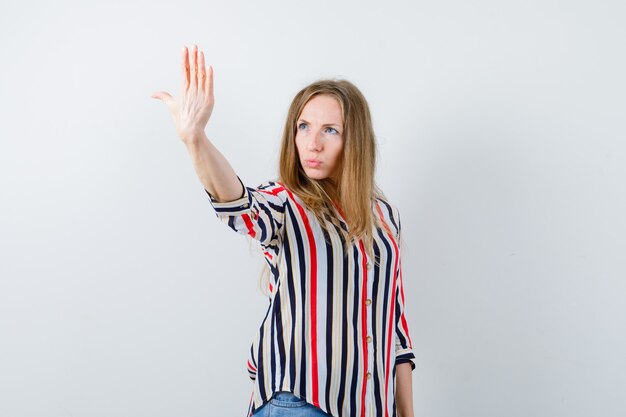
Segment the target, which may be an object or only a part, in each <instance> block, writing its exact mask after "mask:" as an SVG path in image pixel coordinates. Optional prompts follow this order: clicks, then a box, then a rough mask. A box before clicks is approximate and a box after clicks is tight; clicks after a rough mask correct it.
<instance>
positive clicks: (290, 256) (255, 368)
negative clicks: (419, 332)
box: [152, 45, 415, 417]
mask: <svg viewBox="0 0 626 417" xmlns="http://www.w3.org/2000/svg"><path fill="white" fill-rule="evenodd" d="M189 55H191V56H189ZM182 64H183V65H182V71H183V85H182V90H181V94H180V96H179V97H178V98H176V99H174V98H172V96H171V95H169V94H168V93H166V92H158V93H155V94H154V95H153V96H152V97H154V98H157V99H160V100H162V101H164V102H165V103H166V104H167V106H168V108H169V109H170V111H171V113H172V115H173V117H174V121H175V123H176V130H177V133H178V134H179V136H180V138H181V139H182V141H183V143H184V144H185V145H186V147H187V149H188V151H189V154H190V156H191V159H192V161H193V164H194V167H195V170H196V173H197V174H198V177H199V179H200V182H201V183H202V184H203V186H204V190H205V191H206V193H207V194H208V198H209V201H210V203H211V205H212V207H213V209H214V211H215V213H216V215H217V217H218V218H219V219H220V220H222V221H224V222H225V223H226V224H227V225H228V226H229V227H230V228H232V229H233V230H234V231H236V232H238V233H241V234H243V235H246V236H248V237H249V238H250V239H251V240H253V241H255V242H257V243H258V245H259V248H260V249H261V251H262V253H263V256H264V259H265V261H266V264H267V267H268V270H269V283H268V289H269V294H268V297H269V306H268V310H267V313H266V314H265V317H264V318H263V321H262V323H261V326H260V327H259V329H258V331H257V333H256V335H255V337H254V340H253V342H252V346H251V347H250V354H249V357H248V372H249V375H250V378H251V379H252V381H253V382H254V388H253V391H252V395H251V398H250V403H249V406H248V412H247V416H252V415H254V416H255V417H256V416H259V417H262V416H269V415H270V414H272V415H285V416H294V417H295V416H305V415H306V416H329V415H330V416H333V417H357V416H358V417H370V416H380V417H395V416H396V415H399V416H400V417H413V399H412V370H413V369H415V364H414V362H413V359H414V358H415V355H414V354H413V347H412V343H411V338H410V335H409V329H408V325H407V319H406V317H405V314H404V287H403V284H402V268H401V256H400V255H401V251H400V244H401V239H400V230H401V229H400V214H399V212H398V209H397V208H396V207H395V206H393V205H392V204H391V203H390V202H389V201H388V200H387V199H386V198H385V196H384V194H383V193H382V191H381V190H380V189H379V188H378V187H377V186H376V184H375V181H374V170H375V160H376V142H375V136H374V132H373V129H372V123H371V118H370V112H369V108H368V105H367V101H366V100H365V98H364V97H363V95H362V94H361V92H360V91H359V90H358V89H357V88H356V87H355V86H354V85H353V84H352V83H350V82H348V81H346V80H321V81H317V82H314V83H312V84H310V85H308V86H306V87H305V88H303V89H302V90H301V91H300V92H299V93H298V94H297V95H296V96H295V98H294V99H293V101H292V103H291V106H290V108H289V113H288V116H287V121H286V124H285V129H284V133H283V138H282V145H281V151H280V166H279V176H278V178H277V179H276V180H274V181H266V182H264V183H261V184H260V185H258V186H257V187H247V186H245V185H244V184H243V182H242V181H241V179H240V178H239V176H238V175H237V174H236V173H235V171H234V170H233V168H232V167H231V166H230V164H229V163H228V161H227V160H226V159H225V158H224V156H223V155H222V154H221V153H220V152H219V151H218V150H217V149H216V148H215V146H214V145H213V144H212V143H211V142H210V141H209V140H208V138H207V137H206V135H205V132H204V128H205V126H206V124H207V122H208V120H209V117H210V115H211V112H212V110H213V104H214V96H213V68H212V67H209V68H208V70H207V69H206V67H205V63H204V54H203V53H202V52H198V50H197V47H196V46H195V45H194V46H193V47H192V49H191V54H189V52H188V50H187V48H186V47H185V48H183V51H182Z"/></svg>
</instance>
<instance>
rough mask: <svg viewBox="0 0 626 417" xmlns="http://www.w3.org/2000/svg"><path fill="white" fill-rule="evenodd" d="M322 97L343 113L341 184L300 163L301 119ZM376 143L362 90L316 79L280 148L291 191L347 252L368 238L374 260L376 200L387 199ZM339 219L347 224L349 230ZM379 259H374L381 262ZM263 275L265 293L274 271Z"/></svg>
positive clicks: (296, 103)
mask: <svg viewBox="0 0 626 417" xmlns="http://www.w3.org/2000/svg"><path fill="white" fill-rule="evenodd" d="M317 95H328V96H331V97H334V98H335V99H337V101H338V102H339V104H340V106H341V110H342V114H343V124H344V125H343V141H344V146H343V151H342V154H341V158H340V161H339V163H340V165H341V172H340V174H339V181H338V183H337V184H333V183H332V181H333V180H332V179H330V178H325V179H322V180H316V179H312V178H309V177H308V176H307V175H306V173H305V172H304V169H303V168H302V166H301V164H300V159H299V157H298V150H297V148H296V144H295V137H296V129H297V121H298V119H299V117H300V114H301V113H302V110H303V109H304V106H305V105H306V104H307V103H308V102H309V100H311V98H313V97H314V96H317ZM377 153H378V149H377V144H376V137H375V135H374V129H373V126H372V119H371V114H370V110H369V105H368V104H367V100H366V99H365V97H364V96H363V94H362V93H361V91H360V90H359V89H358V88H357V87H356V86H355V85H354V84H352V83H351V82H350V81H347V80H344V79H322V80H317V81H315V82H313V83H311V84H309V85H308V86H306V87H304V88H303V89H302V90H300V91H299V92H298V93H297V94H296V95H295V97H294V98H293V100H292V102H291V105H290V106H289V111H288V113H287V120H286V121H285V127H284V130H283V136H282V143H281V148H280V161H279V177H278V181H279V182H281V183H282V184H283V185H284V186H285V187H286V188H287V189H289V190H290V191H291V192H293V193H294V194H295V195H297V196H298V197H299V198H300V199H301V200H302V201H303V202H304V204H305V206H306V208H307V209H309V210H310V211H312V212H313V213H314V215H315V217H316V218H317V220H318V221H319V223H320V225H321V227H322V228H324V229H325V230H328V228H329V227H332V226H331V224H330V223H332V224H333V225H334V226H336V229H337V230H338V231H339V232H340V233H341V235H342V236H343V238H344V242H345V245H344V248H345V253H346V254H347V253H348V251H349V250H350V247H351V245H350V243H351V242H358V241H359V239H363V244H364V246H365V250H366V251H367V253H368V255H369V257H370V258H371V259H374V255H373V233H374V231H375V225H379V226H382V225H381V224H380V220H379V219H378V217H377V216H375V215H374V213H373V210H372V204H374V202H375V199H376V198H383V199H385V195H384V193H383V192H382V190H381V189H380V188H379V187H378V185H377V184H376V182H375V178H374V174H375V170H376V158H377ZM331 185H334V186H335V187H336V188H337V196H336V200H335V201H333V200H332V198H331V197H330V196H329V193H328V192H327V191H328V189H329V187H330V186H331ZM340 215H341V217H343V220H344V221H345V223H346V225H347V230H344V228H343V227H341V224H340ZM377 261H378V260H375V262H377ZM264 266H265V268H264V270H263V271H262V273H261V289H262V290H265V289H266V288H267V285H265V283H264V282H263V279H264V277H266V276H267V277H268V276H269V269H268V268H267V264H266V263H265V262H264Z"/></svg>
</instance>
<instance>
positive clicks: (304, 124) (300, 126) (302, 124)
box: [298, 122, 306, 130]
mask: <svg viewBox="0 0 626 417" xmlns="http://www.w3.org/2000/svg"><path fill="white" fill-rule="evenodd" d="M302 126H306V123H304V122H302V123H300V124H299V125H298V130H302Z"/></svg>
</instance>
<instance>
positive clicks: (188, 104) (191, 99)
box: [152, 45, 215, 142]
mask: <svg viewBox="0 0 626 417" xmlns="http://www.w3.org/2000/svg"><path fill="white" fill-rule="evenodd" d="M181 53H182V71H183V84H182V86H181V90H180V95H179V96H178V97H177V98H173V97H172V96H171V95H170V94H169V93H167V92H165V91H159V92H156V93H154V94H153V95H152V98H155V99H159V100H161V101H163V102H165V104H167V107H168V108H169V109H170V112H171V113H172V116H173V117H174V123H176V132H177V133H178V135H179V136H180V138H181V139H182V141H183V142H187V141H190V140H192V139H193V138H194V137H197V136H198V135H199V134H201V133H203V132H204V128H205V127H206V124H207V123H208V121H209V118H210V117H211V113H212V112H213V104H214V102H215V99H214V97H213V67H212V66H209V70H208V73H207V70H206V67H205V63H204V53H203V52H201V51H200V52H198V47H197V46H196V45H193V46H192V48H191V57H190V56H189V51H188V50H187V47H186V46H184V47H183V49H182V52H181ZM189 58H191V60H190V59H189Z"/></svg>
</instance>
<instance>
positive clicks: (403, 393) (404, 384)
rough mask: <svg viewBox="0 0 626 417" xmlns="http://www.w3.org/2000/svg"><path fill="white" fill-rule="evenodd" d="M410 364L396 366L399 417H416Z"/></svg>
mask: <svg viewBox="0 0 626 417" xmlns="http://www.w3.org/2000/svg"><path fill="white" fill-rule="evenodd" d="M412 372H413V371H412V369H411V364H410V363H408V362H404V363H399V364H397V365H396V409H397V411H398V417H414V414H413V374H412Z"/></svg>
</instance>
